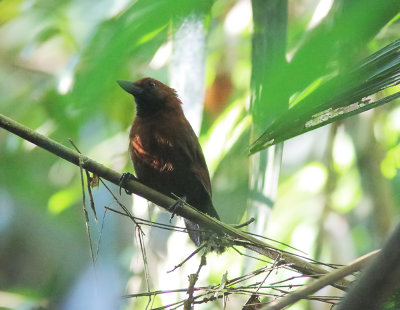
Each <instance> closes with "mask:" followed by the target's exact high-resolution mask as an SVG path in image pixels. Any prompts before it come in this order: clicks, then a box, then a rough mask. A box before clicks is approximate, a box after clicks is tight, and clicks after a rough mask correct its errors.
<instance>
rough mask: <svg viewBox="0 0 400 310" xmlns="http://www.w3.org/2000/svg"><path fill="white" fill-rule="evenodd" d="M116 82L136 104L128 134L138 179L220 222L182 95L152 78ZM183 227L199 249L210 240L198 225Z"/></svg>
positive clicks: (201, 152)
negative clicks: (185, 112)
mask: <svg viewBox="0 0 400 310" xmlns="http://www.w3.org/2000/svg"><path fill="white" fill-rule="evenodd" d="M117 82H118V84H119V85H120V86H121V88H122V89H123V90H125V91H126V92H128V93H129V94H131V95H133V97H134V100H135V102H136V116H135V118H134V120H133V123H132V127H131V129H130V132H129V154H130V157H131V160H132V162H133V166H134V170H135V174H136V178H137V179H138V180H139V181H140V182H141V183H143V184H145V185H147V186H149V187H151V188H153V189H156V190H158V191H159V192H161V193H163V194H165V195H167V196H169V197H171V198H174V199H176V196H178V197H183V198H184V199H185V201H186V202H187V203H188V204H190V205H191V206H193V207H194V208H196V209H197V210H199V211H201V212H203V213H206V214H208V215H210V216H212V217H214V218H216V219H218V220H219V219H220V218H219V216H218V213H217V211H216V209H215V208H214V205H213V202H212V190H211V180H210V174H209V171H208V168H207V164H206V160H205V158H204V154H203V151H202V149H201V146H200V143H199V140H198V138H197V136H196V134H195V132H194V131H193V128H192V126H191V125H190V123H189V121H188V120H187V119H186V117H185V115H184V112H183V109H182V102H181V100H180V99H179V97H178V94H177V92H176V91H175V90H174V89H173V88H171V87H169V86H167V85H166V84H164V83H162V82H160V81H158V80H156V79H153V78H150V77H145V78H141V79H139V80H137V81H135V82H131V81H124V80H119V81H117ZM175 195H176V196H175ZM184 221H185V225H186V228H187V229H188V233H189V237H190V239H191V240H192V241H193V242H194V244H195V245H196V246H200V245H201V243H202V242H203V241H204V240H206V239H207V234H206V233H204V232H201V231H200V230H201V227H200V225H199V224H198V223H195V222H193V221H192V220H189V219H186V218H185V219H184Z"/></svg>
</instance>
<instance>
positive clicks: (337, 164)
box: [0, 0, 400, 309]
mask: <svg viewBox="0 0 400 310" xmlns="http://www.w3.org/2000/svg"><path fill="white" fill-rule="evenodd" d="M288 3H289V7H288V13H289V14H288V24H287V31H288V33H287V47H286V54H287V57H286V59H287V60H288V61H287V63H286V64H285V65H283V66H282V67H279V68H278V69H276V70H275V71H274V72H273V74H272V75H270V76H269V77H268V79H269V81H272V83H273V84H272V85H273V87H272V89H273V91H274V92H273V93H275V95H274V97H273V98H275V99H276V100H277V101H276V102H273V103H272V104H271V103H263V101H262V100H260V106H261V107H262V108H263V109H265V110H263V111H262V113H263V114H264V115H266V117H267V120H266V122H265V124H264V126H265V127H263V131H265V130H267V132H266V133H265V134H266V135H268V134H271V132H272V133H273V131H270V130H269V129H268V128H270V127H269V124H270V123H271V124H272V125H271V126H275V127H273V129H274V128H275V129H276V128H283V130H280V131H275V132H278V134H277V136H274V139H276V141H278V140H279V139H281V140H284V139H286V138H288V137H292V136H294V135H295V134H300V133H302V132H304V131H305V128H301V126H300V127H299V126H297V127H295V126H292V125H294V124H295V122H296V121H297V120H298V119H299V118H300V117H301V116H302V115H307V116H308V117H309V116H312V115H315V113H318V112H320V110H318V109H322V110H325V109H327V108H329V107H330V106H329V105H334V107H336V106H337V105H338V106H340V105H343V104H344V105H348V104H349V102H347V101H346V102H345V101H341V100H337V101H335V102H334V103H332V102H333V101H330V100H333V99H335V98H336V99H337V98H342V97H339V96H341V95H343V93H344V92H346V91H347V92H348V91H349V89H350V90H351V91H353V90H354V88H353V87H356V86H358V83H359V82H361V81H362V79H360V78H359V76H357V75H351V72H354V71H352V70H354V68H360V64H366V62H365V60H366V59H367V60H368V61H369V62H368V63H369V65H370V66H369V67H368V68H370V69H371V71H368V72H369V73H371V72H372V73H371V75H368V76H367V77H364V78H365V80H367V82H369V81H370V80H371V78H373V77H374V76H375V77H378V78H379V77H382V74H383V73H388V71H385V69H390V70H392V71H391V72H389V74H388V75H387V77H388V78H394V80H392V81H394V83H397V82H398V74H399V62H398V59H399V57H398V44H399V43H398V42H399V41H398V39H399V35H398V34H399V33H400V19H399V17H400V13H399V10H400V9H399V6H400V4H399V3H400V2H398V1H396V0H385V1H381V2H379V4H377V3H376V1H373V0H357V1H342V0H336V1H333V5H332V7H331V6H330V5H329V4H330V1H325V0H321V1H319V0H299V1H289V2H288ZM193 13H197V14H201V15H202V16H203V15H205V16H206V18H205V19H204V23H205V29H206V30H207V49H206V77H205V80H206V86H207V92H206V96H205V108H204V114H203V123H202V128H201V132H200V141H201V143H202V145H203V147H204V152H205V156H206V158H207V160H208V165H209V168H210V173H211V175H212V183H213V194H214V201H215V205H216V206H217V209H218V210H220V211H219V212H220V214H221V217H222V219H223V220H224V221H226V222H229V223H237V222H239V221H240V220H241V219H243V218H244V216H246V201H247V197H248V157H247V153H248V145H249V139H250V130H249V128H250V126H251V124H252V119H251V118H250V117H249V116H248V113H247V108H248V106H249V104H250V102H249V100H250V99H249V98H250V89H249V87H250V76H251V72H252V70H258V69H259V68H261V67H262V65H261V64H257V63H255V64H251V60H250V58H251V57H250V56H251V51H250V46H251V35H252V32H253V29H252V23H251V5H250V1H248V0H240V1H233V0H217V1H214V2H212V1H185V0H175V1H168V0H160V1H151V0H139V1H128V0H120V1H117V0H115V1H99V2H93V1H89V0H83V1H77V0H69V1H63V2H62V3H60V2H58V1H46V0H3V1H0V68H1V69H0V80H1V81H2V82H1V83H0V94H1V96H0V110H1V113H3V114H5V115H7V116H9V117H11V118H13V119H16V120H17V121H19V122H21V123H23V124H25V125H27V126H29V127H31V128H34V129H36V130H38V131H39V132H41V133H43V134H45V135H48V136H51V137H52V138H54V139H56V140H58V141H60V142H61V143H64V144H66V145H69V143H68V142H67V141H68V140H67V138H72V139H73V141H74V142H75V143H76V145H78V147H79V148H80V149H81V151H82V152H83V153H85V154H87V155H89V156H90V157H92V158H94V159H96V160H98V161H100V162H102V163H103V164H105V165H108V166H110V167H112V168H114V169H116V170H118V171H121V172H122V171H125V170H131V164H130V163H129V162H128V154H127V130H128V127H129V125H130V122H131V121H132V119H133V117H134V105H133V102H132V100H131V98H129V97H128V96H126V95H125V94H124V93H123V92H122V91H121V90H120V89H119V87H118V86H117V84H116V82H115V81H116V80H117V79H131V80H134V79H137V78H140V77H142V76H153V77H155V78H157V79H160V80H162V81H163V82H166V83H168V76H169V71H168V70H169V68H168V64H169V62H170V60H171V51H170V49H168V46H169V44H171V37H172V32H173V29H175V27H171V21H172V23H174V22H175V23H177V22H179V21H180V20H182V19H184V18H185V16H188V15H190V14H193ZM396 40H397V41H396ZM393 42H394V43H393ZM390 44H392V45H390ZM385 47H386V49H385ZM389 47H392V48H393V49H392V50H388V48H389ZM386 52H387V53H386ZM373 53H377V54H375V55H381V56H382V55H383V54H382V53H384V55H389V56H390V55H391V56H390V57H393V58H371V57H370V58H367V57H368V56H369V55H372V54H373ZM384 55H383V56H384ZM382 59H384V60H387V61H383V62H382V61H381V60H382ZM357 66H358V67H357ZM349 72H350V73H349ZM342 74H343V75H342ZM348 74H350V75H348ZM343 76H347V77H350V82H352V83H353V82H354V84H352V83H351V85H350V84H348V85H344V86H343V85H342V84H343V82H344V81H346V83H347V82H348V80H347V79H346V80H344V79H343V80H342V77H343ZM200 78H202V77H199V79H200ZM368 78H369V79H368ZM335 81H336V82H335ZM396 81H397V82H396ZM370 85H371V84H368V83H367V84H365V85H364V90H370V89H368V88H369V87H370ZM391 85H392V84H391ZM253 86H254V85H253ZM392 86H393V85H392ZM270 87H271V85H270ZM324 89H328V91H325V90H324ZM252 90H254V89H252ZM398 91H399V86H398V85H397V86H393V87H392V89H391V90H390V91H389V90H383V91H381V92H380V93H378V95H376V96H374V97H373V100H374V101H378V100H380V99H382V98H384V97H387V96H390V95H393V94H395V93H398ZM321 93H322V95H321ZM371 93H372V92H371ZM371 93H369V94H368V95H370V94H371ZM336 96H338V97H336ZM322 97H323V98H324V99H329V100H323V102H321V100H320V98H322ZM332 97H334V98H332ZM288 98H291V100H290V101H289V100H288ZM314 98H318V100H317V99H314ZM275 99H274V100H275ZM289 103H290V104H291V105H290V106H289ZM294 103H296V104H294ZM322 103H324V104H327V105H323V107H321V106H319V105H320V104H322ZM277 106H279V113H277V112H276V111H272V109H275V108H276V107H277ZM289 107H290V109H289ZM316 107H317V108H316ZM271 115H273V117H272V116H271ZM268 118H269V119H268ZM399 124H400V106H399V99H396V100H393V101H392V102H391V103H389V104H385V105H383V106H381V107H379V108H377V109H374V110H372V111H369V112H366V113H363V114H361V115H359V116H354V117H351V118H348V119H341V120H340V121H339V122H338V123H337V125H336V129H335V128H334V127H333V126H326V127H323V128H320V129H318V130H313V131H311V132H309V133H308V134H305V135H302V136H299V137H296V138H295V139H292V140H289V141H287V142H286V143H285V149H284V153H283V160H282V165H281V167H282V171H281V175H280V183H279V187H278V200H277V203H276V206H275V208H274V210H273V212H272V214H271V217H270V219H269V223H268V237H271V238H275V239H277V240H279V241H282V242H286V243H288V244H291V245H293V246H295V247H297V248H300V249H301V250H303V251H305V252H307V253H317V254H316V255H315V257H314V258H315V259H320V260H323V261H326V262H334V263H347V262H348V261H350V260H351V259H353V258H354V257H357V256H358V255H360V254H362V253H365V252H367V251H369V250H371V249H374V248H376V247H378V246H380V245H381V244H382V240H383V239H384V238H386V236H387V235H388V233H389V232H390V230H391V229H392V227H393V225H394V223H395V222H396V221H398V218H399V213H400V194H399V191H398V189H399V187H400V173H399V169H400V147H399V138H400V125H399ZM286 129H287V130H286ZM330 135H332V137H333V138H332V139H329V136H330ZM270 138H271V137H268V138H266V139H265V140H263V142H262V143H261V144H262V145H263V144H264V142H266V141H269V139H270ZM252 142H253V141H252ZM0 148H1V152H0V165H1V168H0V235H1V238H0V265H1V266H2V268H0V308H1V307H3V308H17V309H18V308H19V309H23V308H24V309H26V308H28V309H31V308H34V307H35V306H41V307H43V308H54V307H57V308H63V307H64V308H65V309H68V308H71V305H74V303H73V301H76V300H79V301H81V302H82V304H81V307H82V309H84V308H85V309H90V308H96V309H99V308H100V306H99V305H98V304H96V303H90V302H89V300H91V298H89V297H87V296H91V294H92V293H93V292H92V291H91V290H90V289H88V288H87V287H89V288H91V287H93V285H94V284H93V283H91V282H90V281H89V282H87V281H88V280H87V279H88V278H90V277H89V273H88V270H90V269H91V267H90V266H91V265H90V255H89V250H88V242H87V237H86V232H85V224H84V217H83V214H82V209H81V203H82V201H81V200H82V196H81V192H80V191H81V185H80V176H79V169H78V168H76V167H73V166H72V165H70V164H68V163H65V162H63V161H61V160H59V159H57V158H56V157H54V156H53V155H51V154H48V153H47V152H45V151H43V150H40V149H38V148H36V147H34V146H33V145H31V144H29V143H27V142H24V141H22V140H21V139H19V138H17V137H15V136H13V135H10V134H8V133H6V132H4V131H0ZM113 190H114V191H115V192H116V191H117V189H115V188H113ZM94 195H95V202H96V207H97V208H98V210H97V213H98V217H99V223H96V222H95V221H94V219H93V218H92V217H91V219H90V220H91V228H92V234H93V240H94V242H95V249H96V253H97V257H98V260H97V264H96V266H97V268H98V270H97V272H98V274H99V278H101V279H107V281H108V280H109V283H111V284H110V286H104V287H99V291H100V294H99V295H100V296H101V295H103V296H106V295H107V294H106V292H110V294H111V292H115V294H117V295H122V294H123V293H124V292H127V293H132V292H142V291H145V290H146V284H145V281H144V269H143V263H142V260H141V254H140V249H139V246H138V244H137V240H136V239H135V238H132V237H133V236H135V230H134V227H133V226H132V225H131V223H130V222H128V221H126V220H125V219H124V218H121V217H119V216H116V215H114V214H111V213H109V212H108V213H105V211H104V208H103V207H104V206H113V207H116V205H115V202H113V200H112V198H111V197H110V195H109V194H108V193H107V191H106V190H105V189H104V187H102V186H100V188H99V189H95V190H94ZM121 200H122V202H124V203H125V204H130V203H131V202H132V201H131V198H130V197H128V196H125V195H123V196H122V197H121ZM133 209H134V213H135V215H137V216H140V217H143V218H152V219H155V218H160V217H165V221H168V218H169V216H168V215H166V214H163V213H161V212H160V211H159V210H158V209H157V208H153V207H150V208H148V205H147V203H146V202H143V201H139V202H138V201H136V200H135V205H134V208H133ZM146 232H147V234H146V238H145V239H146V240H145V242H146V245H147V247H148V250H147V254H148V263H149V270H150V276H151V281H150V282H151V288H152V289H178V288H184V287H187V282H186V276H187V275H188V274H189V273H193V272H194V270H196V268H197V266H198V262H197V261H194V262H189V263H188V264H186V265H185V266H184V267H183V268H182V269H181V270H180V271H177V272H174V273H172V274H166V270H169V269H171V268H172V267H173V266H175V265H176V264H177V263H179V262H180V261H182V260H183V258H184V257H186V256H187V255H188V254H189V253H190V250H191V249H193V247H192V245H190V244H189V241H188V238H187V236H186V235H185V234H179V233H172V234H165V233H164V231H161V232H160V230H157V229H152V230H146ZM132 239H134V244H133V245H132V244H131V243H132ZM98 243H99V248H98V250H97V244H98ZM177 245H178V246H177ZM316 247H319V248H320V250H318V251H316ZM177 249H178V250H177ZM257 264H259V265H262V263H257ZM246 265H248V260H246V259H245V258H244V257H242V256H238V254H237V253H235V252H234V251H229V252H228V253H226V254H224V255H221V256H216V255H211V256H210V258H209V260H208V266H207V267H206V269H205V270H204V274H203V275H204V278H202V279H201V280H200V283H202V284H204V285H208V283H218V282H220V281H221V277H222V274H223V273H224V272H225V271H226V270H229V275H228V276H229V278H233V277H235V276H239V275H241V274H242V272H243V270H245V268H246ZM221 266H223V267H224V268H226V269H224V270H221ZM278 276H280V275H278ZM107 281H104V283H106V282H107ZM88 283H89V284H88ZM114 284H115V285H114ZM85 285H86V286H85ZM111 285H112V286H111ZM82 288H86V289H82ZM124 288H125V289H124ZM79 292H82V293H81V294H82V295H79ZM103 293H104V294H103ZM85 294H86V295H85ZM166 295H168V296H166ZM172 295H174V296H172ZM179 298H181V299H182V298H185V293H179V294H164V295H162V296H159V297H158V298H157V299H156V300H155V301H154V304H153V306H154V307H156V306H157V305H158V306H160V305H166V304H168V303H173V302H175V301H176V300H177V299H179ZM83 301H85V302H83ZM244 302H245V299H240V298H236V297H232V299H231V300H230V301H229V303H228V305H231V307H233V308H235V307H236V308H239V307H240V305H243V303H244ZM146 303H147V300H146V299H145V298H142V299H138V300H136V299H129V300H127V301H123V302H122V301H121V302H115V304H111V305H109V304H107V306H108V309H116V308H127V307H128V306H135V307H137V308H138V309H141V308H144V307H145V305H146ZM217 303H218V302H215V303H214V304H212V305H211V304H206V305H203V306H202V308H204V309H215V307H217V306H216V304H217ZM82 305H83V306H82ZM218 305H219V306H218V307H220V308H222V305H221V304H220V303H218ZM317 305H319V304H316V306H317ZM303 306H304V307H307V306H306V305H304V304H302V305H299V306H298V307H293V309H305V308H304V307H303ZM103 307H105V305H103ZM199 308H200V307H199ZM74 309H78V308H77V307H74ZM104 309H105V308H104Z"/></svg>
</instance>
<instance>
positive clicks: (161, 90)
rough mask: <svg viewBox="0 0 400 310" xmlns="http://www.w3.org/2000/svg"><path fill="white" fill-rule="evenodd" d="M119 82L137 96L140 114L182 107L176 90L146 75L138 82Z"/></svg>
mask: <svg viewBox="0 0 400 310" xmlns="http://www.w3.org/2000/svg"><path fill="white" fill-rule="evenodd" d="M117 82H118V84H119V86H121V87H122V89H124V90H125V91H126V92H128V93H130V94H131V95H133V97H134V98H135V101H136V114H137V115H138V116H141V117H146V116H152V115H154V114H156V113H158V112H160V111H163V110H167V109H181V107H180V105H181V101H180V100H179V98H178V96H177V94H176V91H175V90H174V89H172V88H170V87H168V86H167V85H165V84H163V83H161V82H160V81H157V80H155V79H152V78H149V77H146V78H142V79H140V80H137V81H136V82H130V81H121V80H119V81H117Z"/></svg>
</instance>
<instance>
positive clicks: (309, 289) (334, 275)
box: [263, 250, 379, 310]
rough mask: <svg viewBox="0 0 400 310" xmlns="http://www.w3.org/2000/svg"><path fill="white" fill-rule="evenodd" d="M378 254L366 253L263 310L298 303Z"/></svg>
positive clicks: (360, 266)
mask: <svg viewBox="0 0 400 310" xmlns="http://www.w3.org/2000/svg"><path fill="white" fill-rule="evenodd" d="M378 252H379V250H376V251H373V252H371V253H368V254H366V255H364V256H361V257H359V258H358V259H356V260H355V261H354V262H352V263H350V264H349V265H346V266H344V267H342V268H339V269H337V270H335V271H332V272H331V273H328V274H327V275H325V276H323V277H320V278H319V279H318V280H315V281H314V282H313V283H311V284H309V285H306V286H304V287H302V288H300V289H298V290H297V291H295V292H293V293H291V294H289V295H287V296H285V297H282V298H280V299H279V300H276V301H273V302H271V303H269V304H268V305H267V306H266V307H264V308H263V309H265V310H278V309H283V308H284V307H287V306H289V305H291V304H294V303H295V302H297V301H299V300H300V299H304V298H307V297H308V296H309V295H311V294H314V293H315V292H317V291H318V290H320V289H321V288H323V287H325V286H327V285H331V284H332V283H335V282H336V281H338V280H340V279H343V278H344V277H346V276H348V275H350V274H352V273H354V272H356V271H358V270H360V269H361V268H363V267H364V266H365V264H366V263H367V262H369V261H370V259H371V258H372V257H374V256H375V255H376V254H377V253H378ZM360 309H362V308H360Z"/></svg>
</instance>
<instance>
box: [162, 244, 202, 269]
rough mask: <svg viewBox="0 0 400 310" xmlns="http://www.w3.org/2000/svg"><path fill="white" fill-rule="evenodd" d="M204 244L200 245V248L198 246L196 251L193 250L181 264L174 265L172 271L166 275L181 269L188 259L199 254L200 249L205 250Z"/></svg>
mask: <svg viewBox="0 0 400 310" xmlns="http://www.w3.org/2000/svg"><path fill="white" fill-rule="evenodd" d="M205 246H206V245H205V244H202V245H201V246H199V247H198V248H197V249H196V250H194V251H193V252H192V253H191V254H190V255H189V256H188V257H186V258H185V259H184V260H183V261H182V262H181V263H179V264H178V265H176V266H175V267H174V268H173V269H171V270H169V271H167V273H170V272H173V271H175V270H176V269H178V268H180V267H182V266H183V265H184V264H185V263H186V262H187V261H188V260H189V259H191V258H192V257H193V256H194V255H196V253H198V252H200V251H201V250H202V249H204V248H205Z"/></svg>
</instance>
